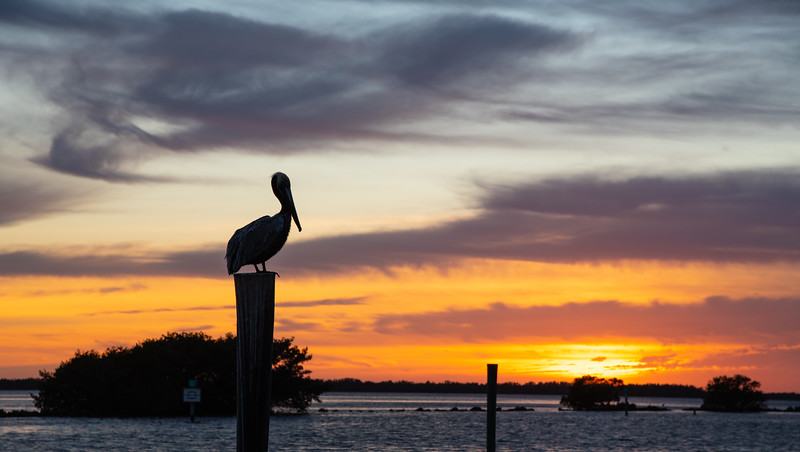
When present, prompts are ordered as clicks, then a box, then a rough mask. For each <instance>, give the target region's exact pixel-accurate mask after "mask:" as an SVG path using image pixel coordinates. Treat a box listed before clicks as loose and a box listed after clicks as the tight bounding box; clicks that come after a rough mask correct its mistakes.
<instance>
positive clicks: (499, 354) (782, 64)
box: [0, 0, 800, 392]
mask: <svg viewBox="0 0 800 452" xmlns="http://www.w3.org/2000/svg"><path fill="white" fill-rule="evenodd" d="M799 16H800V4H798V3H797V2H794V1H780V0H769V1H761V2H750V1H736V0H724V1H722V0H719V1H718V0H702V1H689V0H677V1H672V2H663V1H617V2H595V1H592V0H566V1H541V2H528V1H519V0H501V1H497V2H491V3H487V2H473V1H448V0H440V1H419V2H415V1H393V2H389V1H365V0H352V1H348V0H327V1H314V0H310V1H307V2H302V4H296V3H291V2H289V3H287V2H280V1H261V0H259V1H256V0H236V1H230V2H216V1H214V2H212V1H174V2H169V3H168V4H166V3H165V2H160V1H150V0H143V1H140V2H136V3H135V4H133V3H130V4H125V5H124V6H120V5H117V4H114V5H111V3H110V2H103V1H95V0H79V1H74V2H59V1H46V0H32V1H27V0H25V1H23V0H6V1H3V2H2V3H0V74H2V75H1V76H0V160H2V165H0V378H2V377H5V378H21V377H32V376H36V375H38V371H39V370H42V369H46V370H51V371H52V370H54V369H55V368H56V367H57V366H58V365H59V363H60V362H63V361H65V360H67V359H69V358H70V357H72V356H73V355H74V353H75V351H76V350H89V349H95V350H101V351H102V350H105V349H106V348H108V347H114V346H130V345H134V344H135V343H137V342H139V341H141V340H144V339H147V338H155V337H160V336H161V335H162V334H164V333H166V332H169V331H178V332H181V331H203V332H205V333H207V334H209V335H211V336H214V337H218V336H222V335H224V334H225V333H227V332H235V331H236V317H235V294H234V289H233V281H232V277H231V276H229V275H228V274H227V272H226V267H225V261H224V255H225V246H226V243H227V240H228V238H229V237H230V236H231V234H232V233H233V231H235V230H236V229H237V228H239V227H241V226H243V225H245V224H246V223H248V222H250V221H251V220H253V219H255V218H258V217H260V216H262V215H272V214H274V213H276V212H277V211H278V210H279V209H280V207H279V203H278V201H277V199H276V198H275V197H274V195H273V194H272V192H271V189H270V184H269V180H270V176H271V175H272V174H273V173H274V172H276V171H282V172H284V173H286V174H287V175H288V176H289V177H290V179H291V183H292V190H293V194H294V200H295V204H296V206H297V210H298V214H299V219H300V222H301V224H302V226H303V230H302V231H301V232H299V231H297V230H296V229H294V230H293V231H292V232H291V234H290V236H289V240H288V242H287V244H286V245H285V246H284V248H283V250H282V251H281V252H280V253H279V254H278V255H277V256H275V257H274V258H273V259H271V260H270V261H268V262H267V268H268V269H270V270H274V271H277V272H278V273H279V274H280V278H279V279H278V285H277V294H276V320H275V335H276V337H294V338H295V344H297V345H300V346H302V347H308V348H309V352H310V353H311V354H312V355H313V359H312V360H311V361H309V362H308V363H307V368H308V369H310V370H311V371H312V376H313V377H316V378H344V377H352V378H360V379H363V380H374V381H379V380H410V381H445V380H450V381H465V382H466V381H473V382H479V381H484V380H485V375H486V364H487V363H497V364H499V377H498V378H499V380H500V381H505V382H510V381H515V382H527V381H553V380H555V381H570V380H572V379H573V378H576V377H579V376H581V375H585V374H592V375H596V376H602V377H615V378H622V379H623V380H624V381H626V382H630V383H679V384H691V385H696V386H703V385H705V384H706V383H707V382H708V380H710V379H711V378H713V377H715V376H719V375H733V374H737V373H739V374H744V375H747V376H749V377H750V378H753V379H755V380H758V381H760V382H761V383H762V389H763V390H765V391H771V392H778V391H800V379H799V378H798V375H800V323H798V319H800V278H798V277H797V274H798V271H800V178H798V176H800V145H798V143H800V84H798V83H797V74H798V73H800V28H798V27H797V23H798V19H799V18H800V17H799ZM244 271H252V269H251V268H246V269H245V270H244Z"/></svg>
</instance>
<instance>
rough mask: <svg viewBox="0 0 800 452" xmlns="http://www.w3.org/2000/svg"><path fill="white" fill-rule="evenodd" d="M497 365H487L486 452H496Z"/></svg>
mask: <svg viewBox="0 0 800 452" xmlns="http://www.w3.org/2000/svg"><path fill="white" fill-rule="evenodd" d="M496 427H497V364H487V365H486V452H495V449H496V447H497V440H496V437H495V430H496Z"/></svg>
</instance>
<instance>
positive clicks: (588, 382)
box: [561, 375, 623, 410]
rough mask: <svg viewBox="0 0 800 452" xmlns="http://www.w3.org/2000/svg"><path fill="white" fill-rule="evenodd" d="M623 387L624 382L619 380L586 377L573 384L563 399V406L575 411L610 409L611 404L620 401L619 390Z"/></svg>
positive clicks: (577, 379) (576, 380)
mask: <svg viewBox="0 0 800 452" xmlns="http://www.w3.org/2000/svg"><path fill="white" fill-rule="evenodd" d="M622 385H623V382H622V380H620V379H618V378H611V379H605V378H598V377H595V376H592V375H584V376H582V377H580V378H576V379H575V380H574V381H573V382H572V385H570V387H569V392H568V393H567V395H565V396H563V397H562V398H561V404H562V405H567V406H568V407H570V408H572V409H573V410H591V409H595V408H602V407H609V406H610V404H611V402H616V401H619V389H620V388H621V387H622Z"/></svg>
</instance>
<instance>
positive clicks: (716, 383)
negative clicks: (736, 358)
mask: <svg viewBox="0 0 800 452" xmlns="http://www.w3.org/2000/svg"><path fill="white" fill-rule="evenodd" d="M760 387H761V383H760V382H758V381H755V380H751V379H750V378H748V377H745V376H744V375H739V374H736V375H734V376H732V377H728V376H727V375H722V376H719V377H714V378H712V379H711V380H709V382H708V384H707V385H706V394H705V396H703V405H702V406H701V407H700V408H701V409H703V410H709V411H761V410H763V409H764V408H765V405H764V404H765V402H766V400H767V398H766V397H765V396H764V394H763V393H762V392H761V391H759V390H758V388H760Z"/></svg>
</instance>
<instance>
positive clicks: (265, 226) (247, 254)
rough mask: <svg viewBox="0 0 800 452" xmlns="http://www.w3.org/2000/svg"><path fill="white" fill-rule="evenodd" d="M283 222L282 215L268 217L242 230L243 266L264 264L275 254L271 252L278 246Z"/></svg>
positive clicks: (241, 251)
mask: <svg viewBox="0 0 800 452" xmlns="http://www.w3.org/2000/svg"><path fill="white" fill-rule="evenodd" d="M283 222H284V218H283V216H281V215H276V216H274V217H270V216H269V215H267V216H263V217H261V218H259V219H258V220H255V221H253V222H252V223H250V224H248V225H247V226H245V227H243V228H242V233H241V238H240V240H241V242H240V246H239V255H240V256H241V260H242V265H246V264H257V263H261V262H264V261H265V260H267V259H268V258H269V257H270V256H271V255H272V254H274V253H270V250H272V248H273V247H275V246H276V241H277V238H278V236H279V235H280V231H281V229H282V228H283ZM265 256H266V257H265Z"/></svg>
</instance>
